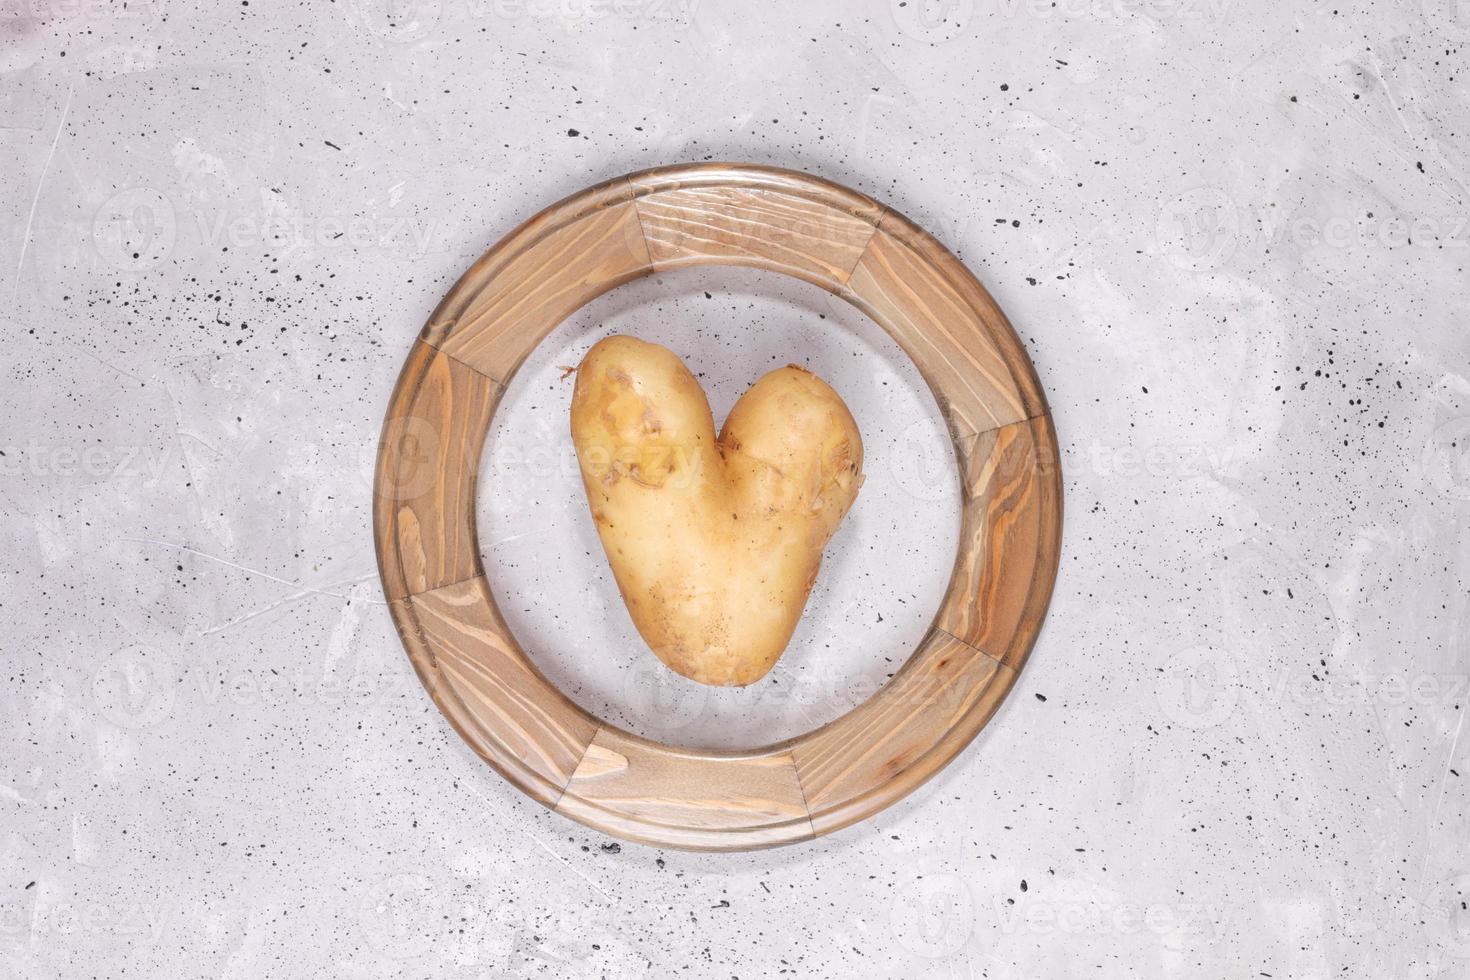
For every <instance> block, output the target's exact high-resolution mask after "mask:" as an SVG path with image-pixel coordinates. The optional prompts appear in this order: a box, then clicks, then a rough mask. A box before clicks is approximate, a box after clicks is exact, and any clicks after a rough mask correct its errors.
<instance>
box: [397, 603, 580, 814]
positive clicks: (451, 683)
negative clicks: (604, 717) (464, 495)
mask: <svg viewBox="0 0 1470 980" xmlns="http://www.w3.org/2000/svg"><path fill="white" fill-rule="evenodd" d="M395 606H396V608H395V609H394V618H395V619H396V620H397V621H398V625H399V631H400V633H401V634H402V636H403V638H404V643H405V644H406V645H407V646H408V649H409V654H410V656H412V657H413V660H414V666H415V668H416V669H417V670H418V673H419V677H420V679H422V680H423V682H424V686H425V687H427V688H428V689H429V692H430V693H431V694H432V695H433V697H434V701H435V703H437V704H438V705H439V707H440V710H442V711H443V712H444V713H445V715H446V716H448V718H449V719H450V721H452V722H453V723H454V727H455V728H456V729H458V730H459V732H460V734H461V735H462V736H463V737H464V739H465V741H467V742H469V744H470V746H471V747H473V748H474V750H475V751H476V752H478V753H479V754H480V755H481V756H483V757H484V758H485V759H486V761H488V762H489V763H490V764H491V765H493V766H494V767H495V768H496V769H497V770H498V771H499V772H500V773H501V774H502V775H503V776H505V778H507V779H509V780H510V781H511V782H513V783H515V785H517V786H518V787H520V788H521V789H522V790H524V791H525V792H526V793H528V794H530V795H531V796H533V797H535V798H536V799H537V800H539V801H540V802H542V803H544V804H546V805H547V806H555V805H556V801H557V800H558V799H560V798H561V794H562V790H563V789H564V788H565V787H566V784H567V781H568V780H570V779H571V778H572V773H573V772H575V771H576V768H577V764H578V763H579V762H580V761H581V759H582V756H583V754H584V753H585V752H586V750H587V746H588V745H589V744H590V743H591V741H592V736H593V734H594V733H595V732H596V731H597V722H596V721H595V720H594V719H593V718H592V717H591V716H589V715H588V714H587V713H586V712H584V711H583V710H582V709H581V708H578V707H577V706H576V705H575V704H573V703H572V702H571V701H570V700H569V699H568V698H567V697H566V696H565V695H563V694H562V693H561V692H560V691H558V690H557V689H556V688H555V687H554V686H553V685H552V684H551V683H550V682H548V681H547V680H546V678H545V677H544V676H542V674H541V672H540V671H538V670H537V669H536V668H535V666H534V665H533V664H532V663H531V661H530V660H529V659H528V658H527V657H526V655H525V653H523V652H522V651H521V648H520V646H519V645H518V644H517V643H516V641H515V638H514V637H513V636H512V635H511V632H510V630H509V628H507V627H506V625H505V621H504V620H503V619H502V618H501V616H500V611H499V610H498V609H497V608H496V607H495V601H494V599H493V598H492V597H491V595H490V588H489V585H488V584H487V583H486V581H485V579H484V578H483V577H476V578H473V579H470V580H469V581H467V582H457V583H455V584H453V585H446V586H444V587H443V588H439V589H435V590H433V591H432V592H424V593H420V594H419V595H415V596H411V597H410V598H408V599H403V600H399V602H398V603H396V604H395Z"/></svg>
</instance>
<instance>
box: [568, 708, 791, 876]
mask: <svg viewBox="0 0 1470 980" xmlns="http://www.w3.org/2000/svg"><path fill="white" fill-rule="evenodd" d="M556 810H557V812H558V813H562V814H565V815H566V816H569V817H572V818H574V819H577V820H580V821H582V822H583V823H585V824H589V825H591V826H595V827H601V828H603V829H606V830H609V831H610V832H612V833H615V834H617V835H618V836H620V837H624V838H626V839H629V840H636V841H641V842H644V843H651V844H662V845H668V846H672V847H683V848H689V849H694V850H729V849H732V848H734V847H739V848H741V849H746V848H755V847H771V846H774V845H777V844H789V843H791V842H793V841H797V840H803V839H805V838H808V837H811V836H812V828H811V823H810V821H809V820H808V819H807V810H806V805H805V803H804V802H803V800H802V795H801V785H800V784H799V782H798V781H797V776H796V766H795V764H794V762H793V761H792V757H791V754H790V753H789V752H784V751H757V752H754V753H718V752H709V751H694V750H680V749H675V748H671V747H669V746H667V745H663V744H660V743H658V742H651V741H649V740H647V739H643V738H639V737H637V736H635V735H630V734H628V733H627V732H623V731H620V730H618V729H615V728H612V727H606V728H603V729H602V730H601V731H599V732H598V733H597V737H596V738H594V739H593V740H592V746H591V747H590V748H589V749H588V750H587V754H586V756H585V757H584V758H583V759H582V764H581V765H580V766H578V767H577V771H576V774H575V775H574V776H573V777H572V781H571V783H570V784H569V785H568V786H567V791H566V793H565V794H563V796H562V798H561V802H560V803H558V804H557V807H556Z"/></svg>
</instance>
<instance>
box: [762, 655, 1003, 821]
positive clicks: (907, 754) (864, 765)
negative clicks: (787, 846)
mask: <svg viewBox="0 0 1470 980" xmlns="http://www.w3.org/2000/svg"><path fill="white" fill-rule="evenodd" d="M1014 680H1015V672H1014V671H1012V670H1011V669H1010V668H1008V667H1005V666H1003V665H1001V664H999V663H997V662H996V661H995V660H994V659H993V658H991V657H989V656H987V655H985V654H984V653H982V652H980V651H979V650H976V649H975V648H974V647H972V646H970V645H969V644H967V643H964V642H963V641H961V640H958V639H956V638H955V637H953V636H950V635H949V634H948V633H945V632H944V631H943V630H937V629H936V630H931V631H930V633H929V635H928V637H926V638H925V640H924V642H923V643H922V644H920V646H919V649H918V651H917V652H916V653H915V654H914V655H913V657H911V658H910V659H909V661H908V663H906V664H905V665H904V667H903V669H902V670H901V671H899V673H898V674H897V675H895V676H894V678H893V679H892V680H891V681H889V682H888V684H887V685H885V686H884V687H883V688H882V690H880V691H879V692H878V693H877V694H876V695H874V696H873V697H872V698H870V699H868V701H867V702H865V703H864V704H862V705H859V706H858V707H857V708H855V709H854V710H852V711H850V712H849V713H847V714H846V715H843V716H842V717H841V718H839V719H837V720H836V721H834V722H832V723H831V724H829V725H826V726H825V727H823V728H819V729H817V730H816V731H814V732H809V733H808V734H806V735H803V736H801V737H799V738H797V739H794V740H792V742H790V743H788V747H789V748H790V750H791V752H792V755H793V756H794V757H795V759H796V771H797V775H798V777H799V778H800V779H801V787H802V791H803V793H804V794H805V798H806V803H807V807H808V809H809V811H810V814H811V820H812V829H813V831H814V832H815V833H817V834H826V833H831V832H832V831H834V830H838V829H840V828H842V827H845V826H847V825H848V824H851V823H854V822H855V821H858V820H861V819H863V818H864V817H867V816H870V815H871V814H873V813H875V812H877V811H878V810H881V809H882V808H883V807H885V806H888V805H889V804H891V803H893V802H894V801H896V800H899V799H902V798H903V797H904V796H906V795H908V794H909V793H911V792H913V790H914V789H916V788H917V787H918V786H919V785H921V784H922V783H923V782H924V781H925V780H927V779H928V778H929V777H930V776H932V775H934V773H936V772H938V771H939V770H940V769H941V768H942V767H943V766H944V765H945V763H947V762H948V761H949V760H950V759H951V758H953V757H954V755H955V753H957V752H958V751H959V750H960V749H962V748H964V746H965V745H967V744H968V743H969V741H970V740H971V739H972V738H974V737H975V733H977V732H978V731H980V729H981V728H982V727H983V726H984V724H985V722H987V721H988V720H989V719H990V716H991V714H993V713H994V711H995V709H996V707H997V706H998V705H999V704H1000V702H1001V699H1002V698H1004V697H1005V694H1006V692H1007V691H1008V690H1009V689H1010V686H1011V684H1012V682H1013V681H1014Z"/></svg>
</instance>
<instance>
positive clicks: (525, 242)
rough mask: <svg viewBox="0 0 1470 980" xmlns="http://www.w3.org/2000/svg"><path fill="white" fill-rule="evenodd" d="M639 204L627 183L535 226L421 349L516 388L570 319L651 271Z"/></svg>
mask: <svg viewBox="0 0 1470 980" xmlns="http://www.w3.org/2000/svg"><path fill="white" fill-rule="evenodd" d="M631 197H632V190H631V188H630V187H629V186H628V184H627V180H626V179H625V178H624V179H621V180H619V181H614V182H610V183H608V184H605V185H600V186H599V187H598V188H595V189H594V191H593V192H592V193H591V194H590V195H589V197H588V198H587V200H585V201H579V200H577V199H571V200H569V201H564V202H562V203H561V204H558V205H556V206H555V207H553V208H552V209H551V210H550V213H549V214H547V215H541V216H538V217H537V218H535V219H532V221H530V222H527V224H526V225H523V226H522V227H521V228H520V229H518V230H517V231H516V232H515V233H513V234H512V235H511V236H510V238H509V239H507V240H506V242H504V243H502V244H501V245H499V246H496V248H494V249H492V250H491V251H490V252H489V253H487V254H486V256H485V258H483V259H481V260H480V261H479V262H478V263H476V264H475V266H474V268H472V269H471V270H470V271H469V272H468V273H466V274H465V276H464V277H463V278H462V279H461V280H460V281H459V283H458V284H456V285H455V287H454V289H453V290H451V292H450V295H449V296H448V297H447V298H446V299H445V301H444V302H443V303H441V304H440V307H439V309H438V310H436V311H435V313H434V315H433V316H432V317H431V318H430V319H429V323H428V325H427V326H425V327H424V332H423V340H424V341H425V342H427V343H429V344H432V345H433V346H435V347H437V348H439V349H440V350H442V351H444V352H445V353H446V354H449V355H451V356H453V357H455V358H457V359H458V360H460V361H463V362H464V363H465V364H468V365H469V366H471V367H473V368H474V369H475V370H476V371H479V372H480V373H482V374H484V375H486V376H488V377H490V378H492V379H494V380H496V381H499V382H501V383H504V382H506V381H508V380H509V379H510V376H511V375H512V374H514V373H515V370H516V368H517V367H519V366H520V364H521V362H522V361H523V360H525V358H526V355H527V354H529V353H530V352H531V349H532V348H533V347H535V346H536V345H537V344H538V343H540V341H541V338H542V337H544V336H546V334H547V333H549V332H550V331H551V329H552V328H553V327H555V326H556V325H557V324H558V323H560V322H561V321H562V320H563V319H565V318H566V317H567V315H568V314H570V313H572V312H573V311H574V310H576V309H578V308H579V307H581V306H583V305H585V304H586V303H588V302H590V301H591V300H593V299H595V298H597V297H598V296H601V295H602V294H603V293H605V292H607V291H608V290H609V289H613V288H614V287H616V286H620V285H622V284H623V283H625V282H628V281H630V280H632V279H636V278H638V277H639V276H643V275H647V274H648V273H649V272H651V271H653V267H652V264H651V263H650V262H649V259H648V249H647V247H646V246H645V245H644V239H643V230H642V228H641V227H640V226H639V224H638V213H637V211H636V209H635V208H634V207H633V205H632V203H631ZM558 222H560V223H558Z"/></svg>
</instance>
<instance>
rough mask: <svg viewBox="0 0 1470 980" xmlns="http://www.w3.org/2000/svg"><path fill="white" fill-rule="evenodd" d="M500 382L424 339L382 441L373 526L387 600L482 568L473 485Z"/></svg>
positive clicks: (390, 407)
mask: <svg viewBox="0 0 1470 980" xmlns="http://www.w3.org/2000/svg"><path fill="white" fill-rule="evenodd" d="M499 397H500V387H499V385H497V384H496V383H495V382H493V381H491V380H490V379H489V378H486V377H485V376H483V375H481V374H478V373H476V372H475V371H472V370H470V369H469V368H468V367H466V366H465V365H463V364H460V363H459V362H457V361H455V360H454V359H452V358H450V357H447V356H446V355H444V354H442V353H440V352H438V351H436V350H435V349H434V348H432V347H430V346H429V345H428V344H425V343H423V342H422V341H420V342H418V343H416V344H414V346H413V350H412V351H411V352H410V353H409V356H408V363H407V364H405V365H404V368H403V373H402V375H401V376H400V377H399V380H398V387H397V388H396V389H395V390H394V393H393V400H392V401H391V402H390V403H389V405H388V417H387V418H386V419H385V420H384V423H383V435H382V439H381V441H380V442H379V445H378V468H377V478H376V480H375V482H374V486H373V490H374V500H373V510H374V518H373V527H374V532H375V534H376V536H377V546H378V565H379V569H380V570H381V572H382V576H383V589H384V591H385V592H386V593H387V594H388V598H389V599H401V598H403V597H404V596H407V595H411V594H413V593H416V592H425V591H427V590H429V589H437V588H439V587H440V586H442V585H448V584H449V583H451V582H459V581H462V580H464V579H467V578H470V577H471V576H474V575H478V574H479V573H480V543H479V539H478V537H477V535H476V533H475V484H476V477H477V474H478V472H479V466H480V450H481V448H482V447H483V445H484V441H485V433H486V432H487V431H488V429H489V426H490V415H491V413H492V412H493V411H494V408H495V404H496V402H497V400H498V399H499Z"/></svg>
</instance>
